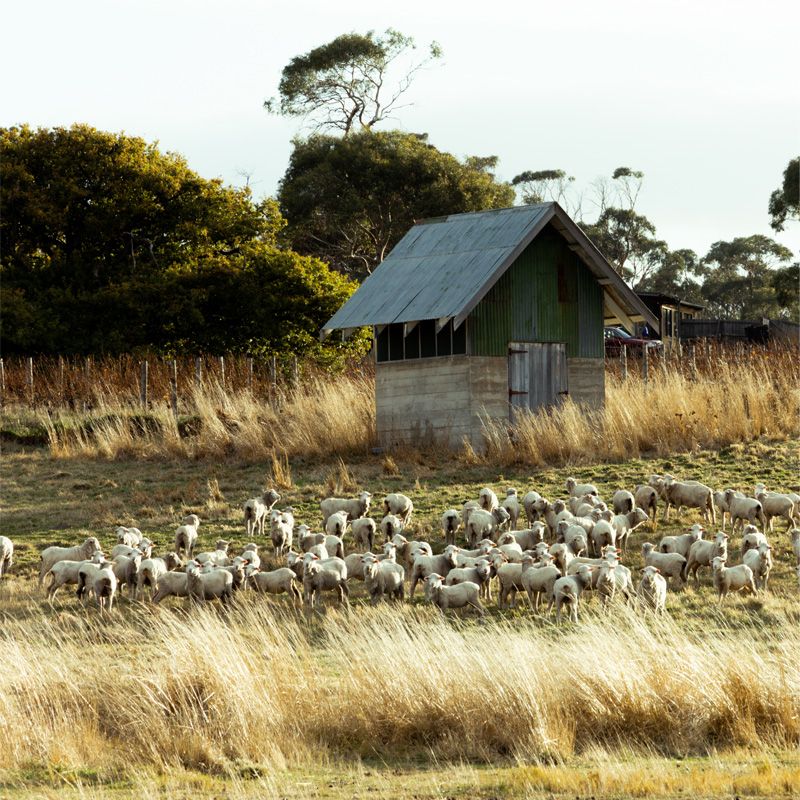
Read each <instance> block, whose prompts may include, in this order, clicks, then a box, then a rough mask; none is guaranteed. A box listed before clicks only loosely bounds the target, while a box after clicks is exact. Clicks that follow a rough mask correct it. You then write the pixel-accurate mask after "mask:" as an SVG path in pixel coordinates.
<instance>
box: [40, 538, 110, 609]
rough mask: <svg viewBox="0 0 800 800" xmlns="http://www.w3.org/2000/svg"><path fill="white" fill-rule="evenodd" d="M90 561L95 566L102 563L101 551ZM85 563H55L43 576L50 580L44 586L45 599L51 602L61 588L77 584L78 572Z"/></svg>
mask: <svg viewBox="0 0 800 800" xmlns="http://www.w3.org/2000/svg"><path fill="white" fill-rule="evenodd" d="M91 561H92V562H93V563H95V564H102V563H104V562H105V557H104V556H103V553H102V551H100V550H98V551H97V552H96V553H95V554H94V555H93V556H92V558H91ZM86 563H87V562H86V561H57V562H56V563H55V564H53V566H52V567H50V569H49V570H48V571H47V575H46V576H45V577H47V578H52V580H51V581H50V582H49V583H48V584H47V585H46V589H47V599H48V600H51V601H52V600H53V598H54V597H55V596H56V592H57V591H58V590H59V589H60V588H61V587H62V586H66V585H67V584H73V583H77V582H78V570H79V569H80V568H81V567H82V566H83V565H84V564H86Z"/></svg>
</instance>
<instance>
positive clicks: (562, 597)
mask: <svg viewBox="0 0 800 800" xmlns="http://www.w3.org/2000/svg"><path fill="white" fill-rule="evenodd" d="M591 585H592V567H590V566H589V565H588V564H581V566H580V568H579V569H578V571H577V572H576V573H575V574H574V575H567V576H565V577H563V578H558V579H557V580H556V582H555V583H554V584H553V592H552V594H551V595H550V605H549V606H548V608H547V610H548V611H550V609H551V608H552V607H553V605H554V604H555V607H556V622H561V607H562V606H563V605H568V606H569V614H570V618H571V619H572V620H573V622H577V621H578V601H579V600H580V596H581V594H582V593H583V592H584V590H586V589H587V588H590V587H591Z"/></svg>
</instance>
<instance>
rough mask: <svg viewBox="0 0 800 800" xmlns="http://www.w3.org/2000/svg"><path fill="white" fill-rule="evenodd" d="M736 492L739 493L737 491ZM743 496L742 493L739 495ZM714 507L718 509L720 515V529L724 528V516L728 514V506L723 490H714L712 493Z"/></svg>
mask: <svg viewBox="0 0 800 800" xmlns="http://www.w3.org/2000/svg"><path fill="white" fill-rule="evenodd" d="M737 494H739V493H738V492H737ZM740 496H741V497H744V495H740ZM713 500H714V507H715V508H716V509H717V511H719V513H720V515H721V516H722V530H725V517H728V516H730V511H731V510H730V508H729V507H728V500H727V498H726V497H725V492H714V494H713Z"/></svg>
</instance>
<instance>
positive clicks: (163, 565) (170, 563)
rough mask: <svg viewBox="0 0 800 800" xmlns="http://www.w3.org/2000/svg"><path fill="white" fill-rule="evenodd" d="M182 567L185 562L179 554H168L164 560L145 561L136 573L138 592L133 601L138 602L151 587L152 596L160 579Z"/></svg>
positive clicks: (135, 593)
mask: <svg viewBox="0 0 800 800" xmlns="http://www.w3.org/2000/svg"><path fill="white" fill-rule="evenodd" d="M181 566H183V562H182V561H181V558H180V556H179V555H178V554H177V553H167V554H166V555H165V556H164V557H163V558H146V559H143V560H142V562H141V564H139V570H138V572H137V573H136V591H135V592H134V595H133V599H134V600H136V599H137V598H139V597H140V596H142V595H143V593H144V589H145V587H146V586H149V587H150V593H151V595H152V594H153V593H154V592H155V591H156V586H157V584H158V579H159V578H160V577H161V576H162V575H165V574H166V573H167V572H170V571H172V570H175V569H178V568H179V567H181Z"/></svg>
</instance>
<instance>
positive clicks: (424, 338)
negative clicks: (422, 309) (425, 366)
mask: <svg viewBox="0 0 800 800" xmlns="http://www.w3.org/2000/svg"><path fill="white" fill-rule="evenodd" d="M418 327H419V340H420V354H421V355H422V357H423V358H433V356H435V355H436V323H435V322H434V321H433V320H432V319H424V320H422V322H420V324H419V326H418Z"/></svg>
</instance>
